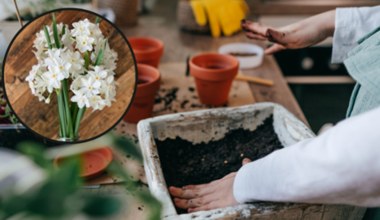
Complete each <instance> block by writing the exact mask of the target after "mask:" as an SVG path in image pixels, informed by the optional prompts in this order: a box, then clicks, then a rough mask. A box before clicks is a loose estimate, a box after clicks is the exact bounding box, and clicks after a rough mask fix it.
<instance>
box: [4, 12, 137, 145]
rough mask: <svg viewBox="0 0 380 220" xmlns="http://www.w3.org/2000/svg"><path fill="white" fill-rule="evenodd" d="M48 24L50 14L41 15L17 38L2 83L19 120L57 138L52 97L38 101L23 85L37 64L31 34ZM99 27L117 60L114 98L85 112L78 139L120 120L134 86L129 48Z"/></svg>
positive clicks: (60, 18) (104, 25)
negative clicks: (107, 39)
mask: <svg viewBox="0 0 380 220" xmlns="http://www.w3.org/2000/svg"><path fill="white" fill-rule="evenodd" d="M56 17H57V22H58V23H60V22H63V23H66V24H71V23H73V22H75V21H78V20H81V19H84V18H88V19H89V20H90V21H95V16H94V15H92V14H88V13H84V12H78V11H70V12H65V13H61V12H57V13H56ZM51 22H52V20H51V15H50V14H48V15H45V16H43V17H41V18H39V19H38V20H37V21H34V22H32V23H31V24H30V25H29V26H27V28H25V29H24V31H23V32H22V33H21V34H19V35H18V37H17V38H16V39H15V41H14V43H13V44H12V46H11V48H10V50H9V53H8V56H7V59H6V62H5V71H4V74H5V77H4V81H5V88H6V91H7V95H8V99H9V101H10V103H11V105H12V108H13V110H14V111H15V112H16V113H17V115H18V116H19V118H20V119H21V121H23V122H24V123H25V124H26V125H27V126H28V127H29V128H32V129H33V130H34V131H36V132H37V133H39V134H42V135H43V136H45V137H48V138H50V139H57V134H58V127H59V121H58V107H57V102H56V98H55V96H53V97H54V98H53V99H52V102H51V103H50V104H49V105H47V104H45V103H42V102H39V101H38V98H37V97H35V96H33V95H32V93H31V91H30V89H29V86H28V83H27V82H25V78H26V77H27V75H28V72H29V70H30V69H31V68H32V66H33V65H34V64H36V63H37V60H36V58H35V56H34V54H33V48H32V45H33V41H34V39H35V33H37V32H38V31H40V30H41V28H42V27H43V25H49V24H51ZM100 28H101V30H102V32H103V34H104V35H105V37H107V38H109V43H110V46H111V48H113V49H114V50H116V52H117V53H118V57H119V61H118V64H117V69H116V70H115V72H116V76H115V79H116V80H117V83H118V87H117V96H116V101H115V102H114V103H113V105H112V106H111V107H106V108H105V109H104V110H103V111H95V112H93V111H92V109H88V110H87V111H86V114H85V116H84V118H83V121H82V123H81V127H80V133H79V136H80V139H82V140H83V139H89V138H92V137H94V136H97V135H100V134H101V133H103V132H105V131H106V130H108V129H109V128H110V127H111V126H112V125H114V124H115V123H116V122H117V121H118V120H119V119H120V118H121V116H122V115H123V114H124V112H125V111H126V109H127V107H128V105H129V103H130V101H131V98H132V95H133V91H134V86H135V67H134V63H133V57H132V53H131V51H130V48H129V46H128V45H127V44H126V43H125V40H124V38H123V37H122V36H121V35H120V34H119V33H118V32H117V31H116V29H114V28H113V27H112V25H111V24H109V23H108V22H106V21H101V23H100Z"/></svg>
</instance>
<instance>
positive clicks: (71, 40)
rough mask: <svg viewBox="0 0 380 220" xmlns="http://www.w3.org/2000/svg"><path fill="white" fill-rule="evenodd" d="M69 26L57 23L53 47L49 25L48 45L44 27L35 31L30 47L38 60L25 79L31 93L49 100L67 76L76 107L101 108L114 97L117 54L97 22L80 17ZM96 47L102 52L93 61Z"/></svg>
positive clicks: (97, 52) (97, 53)
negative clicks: (57, 45)
mask: <svg viewBox="0 0 380 220" xmlns="http://www.w3.org/2000/svg"><path fill="white" fill-rule="evenodd" d="M72 27H73V28H71V29H69V25H67V24H62V23H60V24H58V25H57V29H58V34H59V38H60V40H61V41H60V45H61V48H56V44H55V39H54V34H53V31H52V27H51V26H46V29H47V32H48V36H49V38H50V41H51V45H48V41H47V38H46V35H45V31H44V29H42V30H41V31H39V32H38V33H37V34H36V39H35V40H34V45H33V47H34V49H35V50H34V53H35V56H36V58H37V61H38V63H37V64H36V65H34V66H33V67H32V69H31V70H30V72H29V75H28V76H27V78H26V81H27V82H28V83H29V87H30V89H31V91H32V94H33V95H35V96H37V97H38V99H39V100H40V101H44V102H46V103H49V102H50V98H51V97H52V96H51V94H52V93H53V92H54V91H59V90H61V89H62V81H63V80H65V79H68V81H67V82H68V83H69V90H70V91H69V92H70V93H69V94H70V96H71V97H70V101H71V102H74V103H77V104H78V107H79V108H83V107H86V108H92V109H93V111H95V110H102V109H103V108H104V107H106V106H111V104H112V102H113V101H115V97H116V82H115V78H114V76H115V72H114V71H115V69H116V68H117V63H116V62H117V57H118V54H117V53H116V52H115V51H114V50H113V49H111V47H110V45H109V43H108V40H107V39H106V38H105V37H104V35H103V33H102V31H101V29H100V27H99V24H95V23H92V22H90V21H89V20H88V19H84V20H81V21H78V22H74V23H73V24H72ZM63 31H64V32H63ZM49 46H51V47H52V48H51V49H49ZM100 50H103V56H102V59H101V62H100V63H96V60H97V58H98V57H99V53H100ZM87 55H89V60H88V61H87V62H86V61H85V59H86V56H87ZM53 97H54V96H53Z"/></svg>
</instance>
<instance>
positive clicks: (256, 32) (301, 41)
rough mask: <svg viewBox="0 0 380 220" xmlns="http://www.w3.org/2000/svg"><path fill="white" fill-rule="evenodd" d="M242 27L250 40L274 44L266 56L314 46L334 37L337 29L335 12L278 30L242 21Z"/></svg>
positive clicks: (268, 49) (267, 50) (266, 51)
mask: <svg viewBox="0 0 380 220" xmlns="http://www.w3.org/2000/svg"><path fill="white" fill-rule="evenodd" d="M241 26H242V29H243V30H244V31H245V35H246V36H247V37H248V38H250V39H254V40H268V41H271V42H273V43H274V44H273V45H272V46H271V47H269V48H267V49H266V50H265V53H266V54H272V53H275V52H278V51H280V50H284V49H298V48H304V47H308V46H312V45H314V44H317V43H319V42H321V41H323V40H325V39H326V38H327V37H330V36H332V35H333V34H334V29H335V10H333V11H328V12H325V13H322V14H319V15H316V16H313V17H310V18H307V19H305V20H302V21H300V22H297V23H294V24H291V25H288V26H285V27H281V28H278V29H275V28H271V27H268V26H265V25H261V24H259V23H255V22H251V21H248V20H242V22H241Z"/></svg>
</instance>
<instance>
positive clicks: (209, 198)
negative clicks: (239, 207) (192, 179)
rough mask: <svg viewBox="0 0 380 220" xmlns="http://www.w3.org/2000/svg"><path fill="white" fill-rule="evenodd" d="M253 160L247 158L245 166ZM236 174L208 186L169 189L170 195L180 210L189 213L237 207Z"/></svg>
mask: <svg viewBox="0 0 380 220" xmlns="http://www.w3.org/2000/svg"><path fill="white" fill-rule="evenodd" d="M249 162H251V160H249V159H247V158H245V159H244V160H243V166H244V165H245V164H247V163H249ZM235 176H236V172H234V173H230V174H228V175H227V176H225V177H223V178H222V179H219V180H215V181H212V182H211V183H207V184H200V185H188V186H184V187H182V188H178V187H174V186H171V187H169V192H170V194H171V195H172V196H173V197H174V203H175V205H176V206H177V207H178V208H181V209H186V210H187V211H188V212H196V211H204V210H210V209H216V208H224V207H227V206H231V205H236V204H238V202H237V201H236V200H235V197H234V195H233V184H234V180H235Z"/></svg>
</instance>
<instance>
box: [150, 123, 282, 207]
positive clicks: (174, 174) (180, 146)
mask: <svg viewBox="0 0 380 220" xmlns="http://www.w3.org/2000/svg"><path fill="white" fill-rule="evenodd" d="M155 142H156V144H157V148H158V154H159V157H160V161H161V166H162V169H163V173H164V177H165V180H166V183H167V185H168V186H177V187H182V186H185V185H189V184H202V183H208V182H211V181H213V180H216V179H220V178H222V177H224V176H225V175H227V174H229V173H231V172H236V171H237V170H239V168H240V167H241V166H242V160H243V159H244V158H249V159H251V160H252V161H254V160H257V159H260V158H262V157H264V156H266V155H268V154H270V153H271V152H273V151H275V150H278V149H280V148H282V147H283V146H282V144H281V142H280V141H279V139H278V137H277V134H276V133H275V131H274V128H273V118H272V117H269V118H267V119H266V120H264V122H263V124H262V125H260V126H258V127H257V129H256V130H255V131H249V130H244V129H236V130H231V131H229V132H228V133H227V134H226V135H225V137H224V138H223V139H221V140H218V141H212V142H209V143H207V144H206V143H201V144H193V143H191V142H189V141H186V140H183V139H181V138H178V137H177V138H176V139H166V140H164V141H160V140H155ZM178 212H179V213H183V211H181V210H178Z"/></svg>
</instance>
